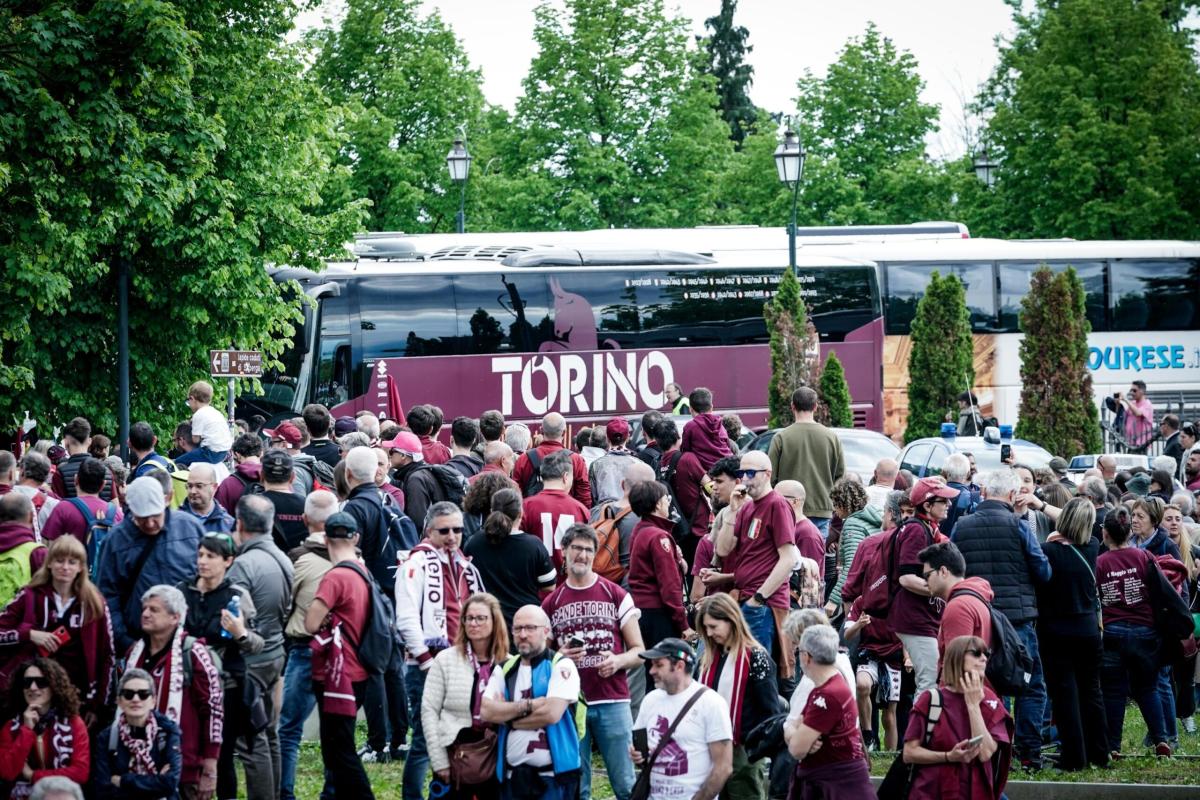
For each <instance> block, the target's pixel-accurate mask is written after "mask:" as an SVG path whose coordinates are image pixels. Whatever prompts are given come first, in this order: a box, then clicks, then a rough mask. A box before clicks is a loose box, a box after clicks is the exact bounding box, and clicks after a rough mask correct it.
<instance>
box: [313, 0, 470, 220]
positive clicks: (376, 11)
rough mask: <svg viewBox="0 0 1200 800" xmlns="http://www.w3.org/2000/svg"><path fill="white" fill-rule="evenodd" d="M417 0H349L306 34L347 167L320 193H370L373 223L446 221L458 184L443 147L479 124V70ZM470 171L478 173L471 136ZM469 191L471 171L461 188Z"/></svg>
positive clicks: (337, 197) (341, 197)
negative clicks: (337, 19) (334, 18)
mask: <svg viewBox="0 0 1200 800" xmlns="http://www.w3.org/2000/svg"><path fill="white" fill-rule="evenodd" d="M420 5H421V4H420V3H419V2H417V0H349V2H348V3H347V8H346V17H345V20H344V21H343V22H342V24H341V26H340V27H338V28H333V27H330V28H326V29H323V30H320V31H317V32H315V33H314V34H313V35H312V36H311V37H310V41H311V42H312V43H313V45H314V46H316V47H318V48H319V53H318V55H317V59H316V63H315V64H314V65H313V70H312V76H313V80H315V81H316V83H317V84H318V85H319V86H320V87H321V89H322V90H323V91H324V92H325V93H326V94H327V95H328V96H329V98H330V99H331V100H332V101H333V102H334V103H335V104H337V105H339V106H340V107H341V109H342V116H341V126H340V127H341V128H342V130H343V131H344V132H345V136H346V141H345V142H344V144H343V145H342V146H341V147H340V149H339V151H338V154H337V159H338V163H340V164H342V165H345V166H347V167H349V166H352V167H353V171H348V172H347V175H346V178H345V180H344V181H342V182H340V183H339V184H336V185H333V186H331V187H330V188H329V190H328V191H327V195H326V196H327V197H328V198H329V199H330V200H331V202H334V203H340V202H344V201H345V199H347V198H367V199H369V200H370V201H371V204H372V206H371V216H370V219H369V222H368V225H369V227H370V228H371V229H372V230H403V231H409V232H423V231H446V230H453V228H454V215H455V213H456V212H457V211H458V203H459V190H458V187H457V186H455V185H453V184H451V182H450V176H449V174H448V172H447V170H446V153H447V152H448V151H449V149H450V145H451V143H452V142H453V140H454V139H455V138H456V137H457V136H458V135H459V133H458V129H459V128H460V126H465V129H466V131H467V133H468V134H469V135H471V136H473V132H474V131H475V130H476V129H477V128H479V127H480V126H481V124H482V115H483V93H482V91H481V89H480V81H481V78H480V75H479V72H478V71H477V70H473V69H471V67H470V66H469V64H468V63H467V57H466V54H465V53H464V51H463V48H462V45H461V43H460V42H459V41H458V39H457V38H456V37H455V35H454V33H453V31H451V30H450V28H449V27H447V26H446V24H445V23H444V22H443V21H442V20H441V18H440V17H439V16H438V15H437V14H436V13H433V14H430V15H428V16H421V14H420ZM468 145H469V149H470V150H471V151H472V155H473V156H474V159H475V160H474V162H473V164H472V169H471V171H472V173H475V174H476V175H477V174H478V173H479V172H481V171H484V170H485V168H486V164H487V160H486V159H483V160H481V156H483V155H484V153H482V152H477V151H476V149H475V147H474V142H473V141H471V140H469V141H468ZM469 188H472V189H477V188H478V185H477V184H476V182H475V181H474V175H473V176H472V181H471V184H470V187H469Z"/></svg>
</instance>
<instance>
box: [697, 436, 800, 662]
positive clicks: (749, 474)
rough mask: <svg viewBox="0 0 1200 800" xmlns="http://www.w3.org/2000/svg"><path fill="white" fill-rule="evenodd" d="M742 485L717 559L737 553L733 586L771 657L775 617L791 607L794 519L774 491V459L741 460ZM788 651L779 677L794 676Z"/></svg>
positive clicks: (755, 454) (751, 456) (750, 455)
mask: <svg viewBox="0 0 1200 800" xmlns="http://www.w3.org/2000/svg"><path fill="white" fill-rule="evenodd" d="M738 480H739V481H740V482H741V486H739V487H738V488H737V489H735V490H734V492H733V495H732V496H731V497H730V498H729V509H730V512H731V514H732V515H733V516H732V517H731V518H730V517H727V518H726V521H725V522H723V523H722V525H721V530H719V531H718V532H717V555H718V556H720V557H721V558H725V557H726V556H728V555H729V554H730V553H732V552H734V551H735V550H736V551H737V559H736V562H735V563H734V567H733V585H734V588H736V589H737V592H738V599H739V600H741V601H742V613H743V614H744V615H745V617H746V623H747V625H749V627H750V632H751V633H753V634H754V638H756V639H758V641H759V642H760V643H761V644H762V646H763V647H765V648H767V652H768V653H769V652H772V644H773V640H774V638H775V614H774V612H773V610H772V609H779V610H780V611H781V612H782V614H786V613H787V611H788V608H789V602H788V579H789V578H791V575H792V569H793V568H795V566H796V564H797V558H798V553H797V552H796V539H795V529H796V518H795V516H794V515H793V514H792V508H791V506H789V505H788V502H787V500H785V499H783V497H782V496H780V494H779V493H778V492H776V491H775V490H774V489H772V488H771V460H770V459H769V458H767V454H766V453H762V452H759V451H757V450H755V451H752V452H749V453H746V454H745V455H743V456H742V462H741V469H740V470H738ZM790 650H791V648H790V647H784V648H782V652H783V653H784V663H783V668H782V670H781V672H782V673H783V675H784V677H790V676H791V667H792V664H791V658H790V657H789V655H788V652H789V651H790Z"/></svg>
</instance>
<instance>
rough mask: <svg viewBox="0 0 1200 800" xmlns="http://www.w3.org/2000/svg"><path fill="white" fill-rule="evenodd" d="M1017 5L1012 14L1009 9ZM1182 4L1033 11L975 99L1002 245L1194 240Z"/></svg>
mask: <svg viewBox="0 0 1200 800" xmlns="http://www.w3.org/2000/svg"><path fill="white" fill-rule="evenodd" d="M1014 5H1015V4H1014ZM1195 5H1196V4H1195V3H1194V2H1183V1H1182V0H1145V1H1144V2H1136V3H1135V2H1130V0H1038V2H1036V3H1035V4H1034V5H1033V7H1032V9H1031V10H1030V11H1029V13H1022V12H1021V11H1020V9H1019V8H1018V10H1017V11H1015V12H1014V19H1015V21H1016V34H1015V35H1014V36H1013V38H1012V40H1011V42H1010V43H1009V44H1008V45H1006V46H1004V47H1002V48H1001V52H1000V62H999V65H998V66H997V68H996V71H995V73H994V74H993V76H992V78H991V80H990V82H989V84H988V86H987V87H986V90H985V91H984V93H983V95H982V96H981V98H980V100H979V106H980V110H981V111H982V112H984V113H986V114H989V115H990V121H989V123H988V125H987V130H986V133H985V134H984V136H985V141H986V143H987V145H988V150H989V153H990V154H991V155H992V156H994V157H997V158H998V159H999V161H1000V168H999V171H998V174H997V183H996V186H995V190H994V191H995V194H996V195H997V202H996V206H997V209H996V213H995V214H994V215H993V218H994V220H995V221H996V223H997V226H998V227H999V229H1000V231H1001V232H1002V233H1004V234H1006V235H1008V236H1021V237H1058V236H1070V237H1075V238H1079V239H1159V238H1182V239H1193V238H1197V237H1198V236H1200V138H1198V137H1197V136H1196V131H1197V130H1200V68H1198V67H1197V63H1196V59H1195V49H1194V45H1195V33H1194V30H1193V29H1192V28H1191V27H1190V26H1188V25H1185V24H1183V20H1184V18H1185V16H1186V13H1187V12H1188V10H1189V9H1191V8H1194V7H1195Z"/></svg>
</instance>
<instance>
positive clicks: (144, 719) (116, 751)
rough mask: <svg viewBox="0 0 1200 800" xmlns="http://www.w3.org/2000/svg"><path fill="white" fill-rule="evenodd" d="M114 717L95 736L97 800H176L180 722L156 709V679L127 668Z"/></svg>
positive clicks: (180, 766) (180, 768) (180, 764)
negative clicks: (112, 720)
mask: <svg viewBox="0 0 1200 800" xmlns="http://www.w3.org/2000/svg"><path fill="white" fill-rule="evenodd" d="M117 712H118V713H117V719H116V721H115V722H113V724H112V725H110V726H109V727H108V728H106V729H105V730H104V731H102V732H101V733H100V735H99V736H98V737H96V754H95V758H94V761H95V765H96V766H95V770H94V771H93V773H92V779H93V784H94V787H95V791H96V797H97V798H98V800H178V798H179V776H180V774H181V773H182V771H183V754H182V751H181V748H180V743H179V738H180V734H179V726H178V725H176V724H175V723H174V722H172V721H171V718H170V717H168V716H167V715H166V714H161V713H159V712H158V711H155V710H154V679H153V678H151V677H150V673H148V672H146V671H145V670H144V669H136V668H134V669H128V670H126V671H125V674H124V675H122V676H121V680H120V681H118V682H117Z"/></svg>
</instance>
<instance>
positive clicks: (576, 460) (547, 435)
mask: <svg viewBox="0 0 1200 800" xmlns="http://www.w3.org/2000/svg"><path fill="white" fill-rule="evenodd" d="M541 435H542V441H541V443H540V444H538V446H537V447H535V448H533V449H532V450H526V451H525V452H524V453H522V454H521V457H520V458H518V459H517V463H516V466H514V467H513V471H512V477H513V480H514V481H516V482H517V485H518V486H520V487H521V494H523V495H524V496H525V497H530V496H532V495H535V494H537V492H538V491H540V489H539V488H538V487H539V486H540V484H539V483H538V482H536V481H533V476H534V475H535V474H537V473H538V470H539V469H540V468H541V466H542V462H543V461H545V460H546V456H548V455H550V454H551V453H553V452H554V451H555V450H562V449H563V441H564V439H565V437H566V435H567V421H566V420H565V419H563V415H562V414H558V413H555V412H553V411H552V412H550V413H549V414H547V415H546V416H544V417H542V431H541ZM571 464H572V468H571V474H572V480H571V489H570V494H571V497H574V498H575V499H576V500H578V501H579V502H581V503H583V505H584V506H585V507H587V508H591V507H592V485H591V484H590V483H589V482H588V468H587V462H586V461H584V460H583V456H581V455H579V453H571Z"/></svg>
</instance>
